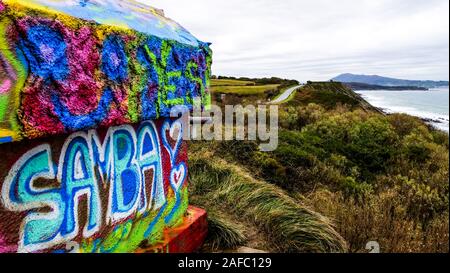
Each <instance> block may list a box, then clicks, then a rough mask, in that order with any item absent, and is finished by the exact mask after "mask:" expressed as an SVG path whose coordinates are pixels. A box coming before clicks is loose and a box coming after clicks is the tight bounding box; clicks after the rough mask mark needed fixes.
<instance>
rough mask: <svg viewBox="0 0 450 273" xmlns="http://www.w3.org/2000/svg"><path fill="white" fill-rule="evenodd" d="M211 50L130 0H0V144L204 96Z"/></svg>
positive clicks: (130, 119)
mask: <svg viewBox="0 0 450 273" xmlns="http://www.w3.org/2000/svg"><path fill="white" fill-rule="evenodd" d="M210 68H211V51H210V49H209V46H208V44H206V43H203V42H201V41H198V40H197V39H196V38H195V37H193V36H192V35H191V34H190V33H189V32H188V31H187V30H185V29H184V28H183V27H181V26H180V25H178V24H177V23H175V22H174V21H172V20H170V19H167V18H165V17H163V16H161V12H158V10H156V9H154V8H151V7H147V6H144V5H142V4H139V3H137V2H134V1H127V0H125V1H113V0H85V1H75V0H69V1H62V0H61V1H60V0H20V1H19V0H0V143H5V142H10V141H14V140H20V139H34V138H38V137H43V136H49V135H57V134H65V133H71V132H76V131H79V130H86V129H91V128H97V127H109V126H114V125H119V124H126V123H138V122H140V121H144V120H150V119H156V118H159V117H167V116H168V115H169V110H170V108H171V107H173V106H176V105H185V106H188V107H192V104H193V102H194V99H197V98H198V99H199V100H200V101H201V103H202V104H203V105H208V104H209V103H210V94H209V91H208V86H209V78H210V74H211V70H210Z"/></svg>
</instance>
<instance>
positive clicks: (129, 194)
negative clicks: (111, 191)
mask: <svg viewBox="0 0 450 273" xmlns="http://www.w3.org/2000/svg"><path fill="white" fill-rule="evenodd" d="M121 176H122V177H121V178H122V191H123V203H124V206H126V207H128V206H130V205H132V203H134V202H135V201H136V192H137V191H138V183H137V182H136V181H137V180H138V179H137V177H136V172H134V171H131V170H124V171H123V172H122V174H121Z"/></svg>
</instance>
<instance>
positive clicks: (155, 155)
mask: <svg viewBox="0 0 450 273" xmlns="http://www.w3.org/2000/svg"><path fill="white" fill-rule="evenodd" d="M169 137H170V138H172V140H168V138H169ZM173 142H175V144H173ZM160 143H162V144H163V145H160ZM181 143H182V124H181V122H179V121H177V120H175V121H174V120H166V121H164V123H163V126H162V127H161V132H160V134H159V133H158V131H157V127H156V126H155V124H154V123H153V122H144V123H142V124H141V125H140V127H139V128H138V129H137V130H135V129H134V127H132V126H130V125H123V126H119V127H111V128H110V129H109V130H108V132H107V134H106V137H105V138H104V141H103V143H101V141H100V138H99V136H98V134H97V131H96V130H90V131H88V132H78V133H74V134H72V135H71V136H70V137H69V138H67V140H66V141H65V143H64V145H63V147H62V149H61V154H60V157H59V161H58V164H57V166H56V164H54V162H53V161H52V150H51V149H52V148H51V147H50V145H49V144H43V145H40V146H37V147H35V148H33V149H32V150H30V151H28V152H27V153H26V154H24V155H23V156H22V157H21V158H20V159H19V160H18V161H17V162H16V163H15V164H14V166H13V167H12V168H11V170H10V172H9V174H8V176H7V177H6V179H5V181H4V184H3V188H2V196H1V197H2V198H1V201H2V203H3V206H5V207H6V208H7V209H8V210H10V211H16V212H27V215H26V217H25V218H24V220H23V222H22V225H21V228H20V235H19V237H20V238H19V244H18V251H19V252H37V251H40V250H44V249H48V248H51V247H53V246H56V245H58V244H64V243H66V242H68V241H70V240H72V239H74V238H75V237H77V236H79V234H80V232H81V233H82V236H83V237H84V238H89V237H91V236H94V235H95V234H97V233H98V232H99V231H100V230H101V227H102V225H114V224H115V223H118V222H120V221H123V220H125V219H128V218H130V217H133V216H135V215H136V214H137V215H142V214H144V213H146V212H148V211H151V210H158V209H160V208H161V207H163V206H164V204H165V203H166V193H165V190H164V181H163V162H162V150H161V149H166V151H167V154H169V156H170V165H171V168H170V170H171V173H170V183H169V184H170V187H171V188H172V190H173V192H174V193H175V195H176V196H178V192H179V190H180V188H181V186H182V185H183V184H184V183H185V181H186V179H187V166H186V163H185V162H181V163H178V164H177V160H176V158H177V153H178V151H179V149H180V146H181ZM149 170H152V171H153V176H152V179H153V181H150V183H146V179H148V176H146V172H147V171H149ZM146 177H147V178H146ZM39 179H44V180H48V181H58V183H59V186H58V187H55V186H52V187H46V188H39V187H37V186H36V184H37V181H38V180H39ZM149 184H150V185H151V187H150V186H148V185H149ZM146 185H147V186H146ZM105 189H107V193H106V194H107V195H108V198H107V200H108V204H101V200H103V199H102V198H101V192H102V191H103V192H104V191H105ZM81 197H85V198H86V200H87V217H86V225H85V226H84V227H80V224H79V222H80V221H79V218H80V216H79V203H80V201H81V199H80V198H81ZM176 198H179V196H178V197H176ZM45 208H47V210H43V209H45ZM104 208H107V209H106V211H105V209H104ZM42 211H46V212H42ZM103 215H106V216H103ZM81 228H82V229H83V230H82V231H80V229H81Z"/></svg>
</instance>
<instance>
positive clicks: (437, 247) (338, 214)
mask: <svg viewBox="0 0 450 273" xmlns="http://www.w3.org/2000/svg"><path fill="white" fill-rule="evenodd" d="M216 95H217V97H220V95H221V94H220V93H216ZM254 97H255V95H254V94H249V95H246V92H242V94H240V95H239V96H238V95H226V99H225V101H227V102H230V101H233V102H237V103H239V101H246V102H247V103H252V101H253V103H255V101H254V100H253V99H251V98H254ZM231 98H232V99H231ZM216 103H217V104H219V105H222V106H223V103H224V100H222V101H216ZM279 119H280V132H279V147H278V149H277V150H276V151H274V152H269V153H263V152H260V151H259V149H258V143H257V142H255V141H229V142H192V143H191V144H190V153H191V154H190V164H191V166H190V172H191V177H190V179H191V193H192V200H193V203H194V204H197V205H199V206H202V207H205V208H207V209H208V210H209V212H210V222H211V227H212V231H213V232H211V233H210V237H209V240H208V243H207V244H206V245H205V248H206V250H211V249H214V250H218V251H221V250H223V249H229V248H231V249H233V248H234V247H237V246H249V247H254V248H259V249H263V250H266V251H273V252H277V251H280V252H284V251H290V252H330V251H332V252H342V251H350V252H365V251H366V250H365V246H366V244H367V243H368V241H377V242H379V243H380V245H381V247H382V251H383V252H448V251H449V244H448V238H449V236H448V234H449V231H448V230H449V224H448V223H449V209H448V207H449V200H448V199H449V184H448V177H449V175H448V167H449V166H448V160H449V152H448V149H449V139H448V134H446V133H443V132H441V131H437V130H434V129H432V128H430V127H428V126H427V125H426V124H425V123H424V122H423V121H421V120H420V119H418V118H415V117H411V116H408V115H403V114H395V115H385V114H382V113H380V112H379V111H378V109H376V108H374V107H372V106H371V105H370V104H368V103H367V102H366V101H364V100H363V99H362V98H361V97H359V96H358V95H357V94H355V93H354V92H353V91H352V90H350V89H349V88H347V87H345V86H344V85H342V84H340V83H332V82H325V83H313V82H310V83H308V84H307V85H305V86H304V87H302V88H301V89H300V90H298V91H297V92H296V94H295V96H294V97H293V98H292V100H290V101H289V102H287V103H285V104H282V105H280V112H279Z"/></svg>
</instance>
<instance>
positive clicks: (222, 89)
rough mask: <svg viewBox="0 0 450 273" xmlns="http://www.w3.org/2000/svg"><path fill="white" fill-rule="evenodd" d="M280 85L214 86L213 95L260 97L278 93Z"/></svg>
mask: <svg viewBox="0 0 450 273" xmlns="http://www.w3.org/2000/svg"><path fill="white" fill-rule="evenodd" d="M278 86H279V85H277V84H268V85H258V86H239V85H238V86H231V85H224V86H213V87H212V92H213V93H220V94H239V95H259V94H265V93H267V92H276V90H277V88H278Z"/></svg>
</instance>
